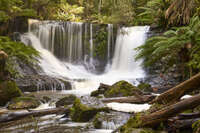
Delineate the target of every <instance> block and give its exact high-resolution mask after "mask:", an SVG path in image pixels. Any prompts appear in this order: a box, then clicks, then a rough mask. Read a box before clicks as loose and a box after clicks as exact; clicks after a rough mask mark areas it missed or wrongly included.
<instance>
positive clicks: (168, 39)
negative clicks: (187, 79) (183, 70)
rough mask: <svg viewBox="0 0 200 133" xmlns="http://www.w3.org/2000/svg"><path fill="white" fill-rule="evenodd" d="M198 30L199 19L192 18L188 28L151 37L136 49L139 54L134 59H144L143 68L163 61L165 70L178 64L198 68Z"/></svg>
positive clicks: (199, 42) (173, 29)
mask: <svg viewBox="0 0 200 133" xmlns="http://www.w3.org/2000/svg"><path fill="white" fill-rule="evenodd" d="M199 28H200V19H199V17H198V16H194V17H193V18H192V19H191V21H190V24H189V25H188V26H183V27H175V28H172V29H171V30H168V31H166V32H165V33H164V34H163V35H161V36H154V37H151V38H149V39H148V40H147V41H146V43H145V44H144V45H142V46H140V47H138V48H137V50H138V51H139V54H138V55H137V57H136V59H140V58H145V62H144V65H145V66H150V65H153V64H155V63H156V62H160V61H163V62H165V63H166V64H165V67H166V69H168V68H169V67H171V66H173V65H174V64H180V63H181V65H182V66H184V67H188V65H189V66H192V67H193V68H198V65H199V63H197V62H196V60H198V53H199V52H198V50H199V48H200V46H199V45H200V41H199V40H200V33H199V31H198V29H199ZM194 57H195V58H194Z"/></svg>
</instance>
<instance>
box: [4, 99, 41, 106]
mask: <svg viewBox="0 0 200 133" xmlns="http://www.w3.org/2000/svg"><path fill="white" fill-rule="evenodd" d="M39 105H40V102H39V100H37V99H36V98H33V97H17V98H14V99H13V100H12V101H11V103H10V104H9V105H8V109H31V108H37V107H38V106H39Z"/></svg>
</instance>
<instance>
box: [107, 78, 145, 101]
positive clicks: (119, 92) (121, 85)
mask: <svg viewBox="0 0 200 133" xmlns="http://www.w3.org/2000/svg"><path fill="white" fill-rule="evenodd" d="M142 94H143V92H142V91H140V90H139V89H138V88H137V87H135V86H133V85H132V84H130V83H128V82H126V81H119V82H117V83H115V84H113V85H112V86H111V87H110V89H108V90H107V91H106V92H105V93H104V96H105V97H107V98H108V97H127V96H135V95H136V96H137V95H142Z"/></svg>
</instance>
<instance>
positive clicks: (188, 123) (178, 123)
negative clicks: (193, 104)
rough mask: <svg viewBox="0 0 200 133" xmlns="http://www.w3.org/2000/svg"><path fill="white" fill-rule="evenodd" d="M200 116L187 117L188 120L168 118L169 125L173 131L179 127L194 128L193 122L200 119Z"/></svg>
mask: <svg viewBox="0 0 200 133" xmlns="http://www.w3.org/2000/svg"><path fill="white" fill-rule="evenodd" d="M199 120H200V118H195V119H187V120H172V119H170V120H168V125H169V128H170V129H171V130H172V131H176V130H177V129H181V128H184V129H185V128H192V124H193V123H195V122H197V121H199Z"/></svg>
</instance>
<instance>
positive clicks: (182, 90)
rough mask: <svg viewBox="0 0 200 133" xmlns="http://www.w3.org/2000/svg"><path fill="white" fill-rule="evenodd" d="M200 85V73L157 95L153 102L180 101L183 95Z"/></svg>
mask: <svg viewBox="0 0 200 133" xmlns="http://www.w3.org/2000/svg"><path fill="white" fill-rule="evenodd" d="M199 86H200V73H198V74H197V75H195V76H193V77H191V78H190V79H188V80H186V81H184V82H182V83H181V84H179V85H177V86H175V87H174V88H171V89H169V90H168V91H166V92H164V93H162V94H161V95H159V96H157V97H156V98H155V99H154V100H153V101H152V102H151V103H159V104H167V103H174V102H176V101H178V100H179V99H180V98H181V97H182V96H183V95H185V94H186V93H188V92H191V91H193V90H194V89H196V88H198V87H199Z"/></svg>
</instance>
